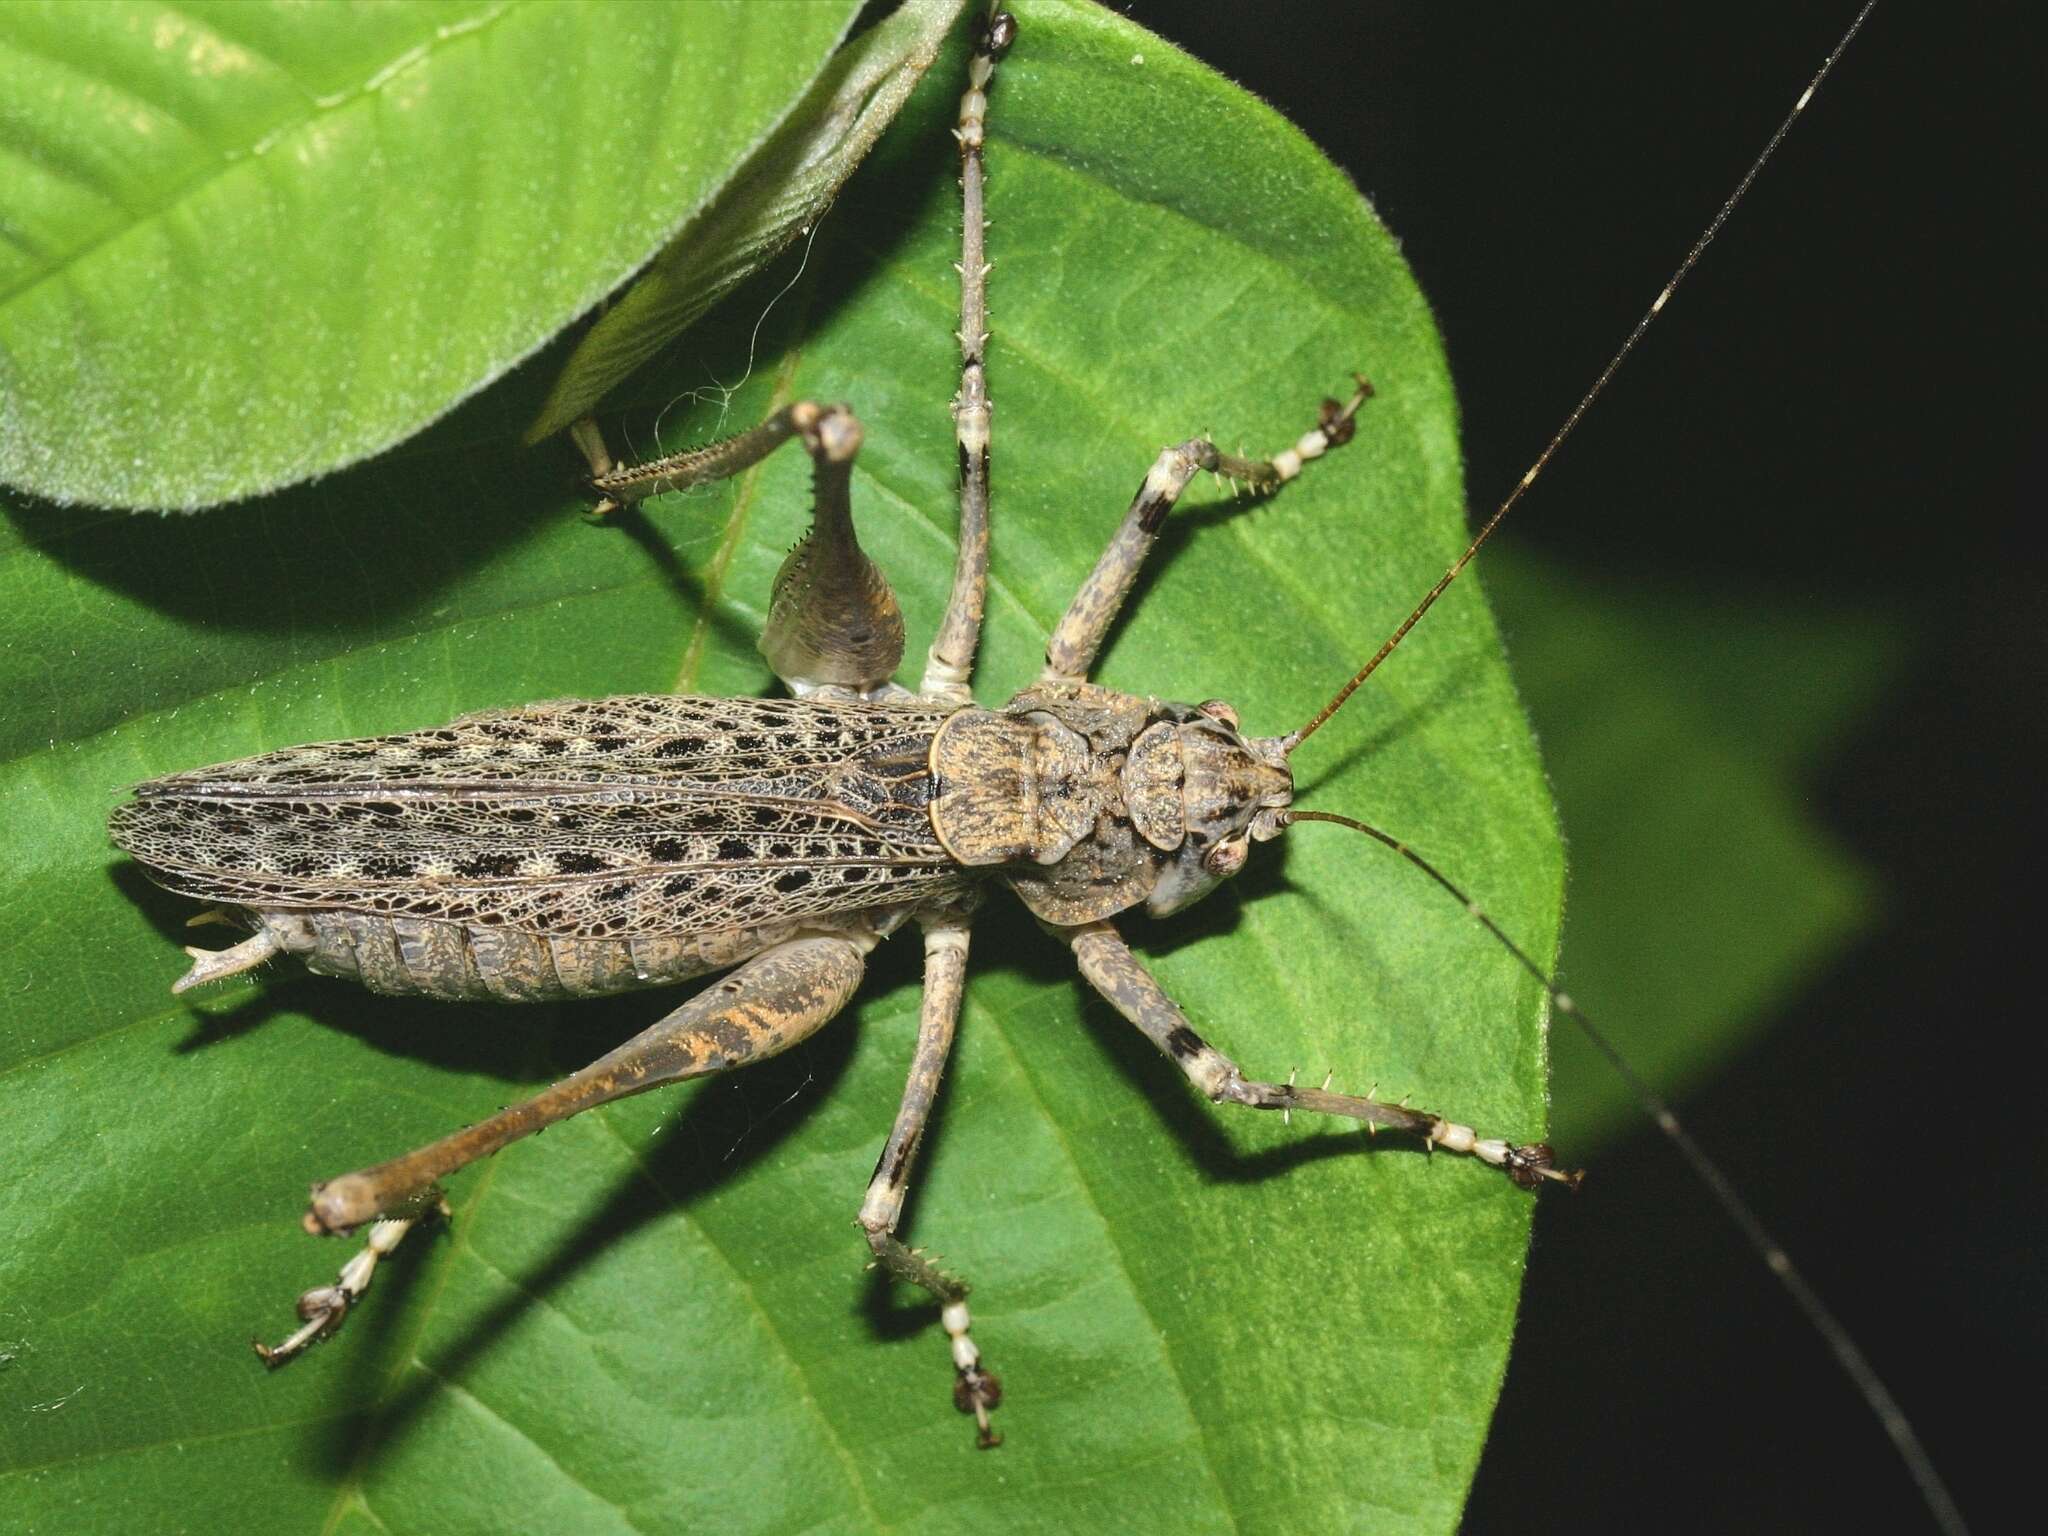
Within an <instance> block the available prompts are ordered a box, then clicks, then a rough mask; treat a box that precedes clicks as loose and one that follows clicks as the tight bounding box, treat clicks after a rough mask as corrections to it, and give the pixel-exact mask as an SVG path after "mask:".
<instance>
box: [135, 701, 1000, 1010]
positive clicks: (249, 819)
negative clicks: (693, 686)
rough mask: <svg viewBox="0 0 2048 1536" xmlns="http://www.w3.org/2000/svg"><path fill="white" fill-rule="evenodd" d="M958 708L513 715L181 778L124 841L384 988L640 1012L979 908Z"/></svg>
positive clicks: (159, 787) (586, 704)
mask: <svg viewBox="0 0 2048 1536" xmlns="http://www.w3.org/2000/svg"><path fill="white" fill-rule="evenodd" d="M947 713H948V711H947V710H945V709H944V708H933V707H930V706H918V705H914V704H913V705H909V706H886V707H885V706H875V705H859V704H831V703H823V702H817V701H802V700H794V699H707V698H691V697H676V696H658V695H648V696H631V697H624V698H613V699H601V700H589V701H569V702H561V703H552V704H536V705H530V706H527V707H525V708H522V709H509V710H491V711H485V712H482V713H478V714H473V715H465V716H463V717H462V718H461V719H459V720H456V721H454V722H452V723H451V724H449V725H446V726H443V727H441V728H439V729H437V730H427V731H415V732H411V733H408V734H405V735H400V736H384V737H374V738H370V739H366V740H360V741H341V742H330V743H324V744H318V745H313V746H304V747H291V748H287V749H285V750H283V751H280V752H271V753H266V754H264V755H262V756H259V757H252V758H247V759H244V760H242V761H240V762H235V763H226V764H222V765H220V766H217V767H212V768H201V769H197V770H194V771H192V772H188V773H180V774H174V775H171V776H170V777H167V778H161V779H155V780H152V781H150V782H149V783H146V784H143V785H139V786H138V787H137V788H136V790H135V799H134V800H133V801H132V802H131V803H130V804H128V805H126V806H123V807H122V808H121V810H120V811H119V812H118V813H117V814H116V816H115V818H114V822H113V835H114V839H115V841H116V842H117V843H118V844H119V845H120V846H121V847H122V848H123V849H125V850H126V851H127V852H129V853H130V854H132V855H134V857H135V858H136V859H137V860H139V861H140V862H141V863H142V864H143V865H144V866H145V867H146V868H147V869H148V870H149V873H150V875H151V877H152V878H153V879H154V880H156V881H157V883H158V884H160V885H163V886H165V887H166V888H168V889H170V890H173V891H176V892H178V893H180V894H181V895H187V896H193V897H197V898H199V899H200V900H203V901H211V902H216V903H220V904H222V905H224V906H227V907H229V908H230V909H231V910H235V911H236V912H237V914H238V915H239V916H241V917H242V919H243V920H244V921H245V922H246V923H248V924H249V925H250V926H252V927H254V926H259V925H261V926H267V927H268V928H269V929H270V930H271V932H272V933H273V934H274V936H275V937H276V938H277V939H278V940H279V941H280V943H281V945H282V947H283V948H284V949H285V951H286V952H287V953H291V954H296V955H298V956H300V957H301V958H302V959H304V960H305V961H306V962H307V964H308V965H309V966H310V967H311V968H312V969H314V970H316V971H320V972H322V973H325V974H330V975H342V976H350V977H355V978H358V979H360V980H361V981H363V982H364V983H365V984H366V985H368V986H370V987H372V988H373V989H375V990H377V991H381V992H394V993H424V994H427V995H431V996H436V997H446V998H483V997H496V998H500V999H503V1000H507V1001H528V1000H541V999H549V998H561V997H572V996H591V995H596V994H600V993H606V992H617V991H626V990H630V989H632V988H635V987H640V986H652V985H658V984H661V983H664V982H671V981H676V980H681V979H684V978H687V977H690V976H696V975H701V974H703V973H704V972H706V971H710V970H716V969H720V968H722V967H725V966H730V965H733V964H736V963H738V962H739V961H741V960H743V959H745V958H747V957H748V956H749V955H752V954H755V953H758V952H759V951H760V950H762V949H764V948H766V947H768V946H769V945H770V944H772V943H775V942H778V941H780V940H781V939H783V938H786V937H788V936H789V935H791V934H793V933H795V932H797V931H799V930H801V929H803V928H805V927H827V926H833V925H835V924H836V923H837V922H839V921H840V920H842V919H844V918H845V917H846V916H847V915H848V914H855V913H864V912H872V913H876V914H878V915H881V916H886V915H888V914H891V913H894V912H896V911H902V912H906V913H907V912H908V911H909V910H910V909H911V908H913V907H915V906H916V905H918V904H920V903H923V902H932V901H947V900H957V899H958V898H959V896H960V895H961V894H962V892H963V889H964V885H965V881H964V880H963V875H962V871H961V870H960V868H959V866H958V865H957V864H956V863H955V862H954V860H953V859H952V858H951V857H950V856H949V855H948V854H947V853H946V851H945V850H944V848H942V847H941V846H940V844H939V841H938V839H937V838H936V836H934V834H933V831H932V826H931V819H930V816H929V815H928V814H927V812H926V805H927V802H928V801H929V800H930V798H931V777H930V767H929V755H930V745H931V741H932V739H933V736H934V733H935V732H936V731H937V729H938V727H939V725H940V724H941V722H942V721H943V720H944V719H945V717H946V714H947ZM884 931H886V930H884Z"/></svg>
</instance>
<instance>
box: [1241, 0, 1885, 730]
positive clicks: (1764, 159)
mask: <svg viewBox="0 0 2048 1536" xmlns="http://www.w3.org/2000/svg"><path fill="white" fill-rule="evenodd" d="M1876 8H1877V0H1864V5H1863V9H1861V10H1860V11H1858V12H1857V13H1856V19H1855V20H1854V21H1852V22H1850V23H1849V30H1848V31H1846V32H1844V33H1843V34H1842V40H1841V41H1840V42H1838V43H1836V44H1835V46H1834V49H1833V51H1832V52H1830V53H1829V54H1828V56H1827V57H1826V58H1825V59H1823V60H1822V61H1821V66H1820V68H1819V69H1817V70H1815V71H1814V75H1813V78H1812V79H1811V80H1809V81H1808V82H1807V85H1806V89H1805V90H1803V91H1801V92H1800V93H1799V99H1798V100H1797V101H1795V102H1793V103H1792V110H1791V111H1790V112H1787V113H1786V114H1785V118H1784V121H1782V122H1780V123H1779V124H1778V129H1777V132H1775V133H1773V134H1772V135H1771V137H1770V141H1769V142H1768V143H1767V144H1765V145H1764V147H1763V150H1762V151H1761V152H1760V153H1759V154H1758V155H1757V157H1756V158H1755V159H1754V160H1752V161H1751V162H1750V164H1749V169H1748V170H1746V171H1744V172H1743V173H1742V180H1741V181H1739V182H1737V183H1736V184H1735V190H1734V191H1733V192H1731V193H1729V194H1728V199H1727V201H1726V202H1724V203H1722V204H1721V210H1720V212H1718V213H1716V214H1715V215H1714V217H1713V219H1712V221H1711V222H1710V223H1709V224H1708V225H1707V227H1706V229H1705V230H1704V231H1703V232H1702V233H1701V235H1700V237H1699V239H1697V240H1695V241H1694V242H1693V243H1692V249H1691V250H1689V251H1687V252H1686V253H1685V260H1683V261H1681V262H1680V263H1679V264H1678V270H1677V271H1676V272H1673V273H1672V274H1671V280H1670V281H1669V282H1667V283H1666V284H1665V285H1664V287H1663V288H1662V290H1660V291H1659V292H1658V294H1657V297H1656V298H1654V299H1652V300H1651V301H1650V307H1649V308H1648V309H1646V310H1644V311H1643V317H1642V318H1641V319H1640V320H1638V321H1636V323H1635V329H1633V330H1632V331H1630V332H1629V333H1628V339H1627V340H1625V341H1624V342H1622V344H1621V347H1620V349H1619V350H1618V351H1616V352H1615V354H1614V356H1613V357H1612V358H1610V359H1608V363H1607V366H1606V367H1605V368H1602V369H1601V370H1600V376H1599V377H1598V378H1597V379H1595V380H1594V381H1593V387H1592V388H1591V389H1588V390H1587V391H1586V392H1585V394H1584V395H1582V396H1580V397H1579V403H1578V404H1577V405H1575V406H1573V407H1572V412H1571V414H1570V415H1569V416H1567V417H1565V419H1564V425H1563V426H1561V427H1559V428H1558V429H1557V432H1556V433H1555V434H1554V435H1553V436H1552V437H1551V439H1550V441H1549V443H1548V444H1546V445H1545V447H1544V449H1543V451H1542V452H1541V453H1539V454H1538V455H1536V462H1535V463H1533V464H1531V465H1530V466H1529V469H1528V472H1527V473H1526V474H1524V475H1523V476H1522V478H1521V479H1520V480H1518V481H1516V482H1515V488H1514V489H1513V490H1511V491H1509V492H1508V494H1507V498H1506V500H1504V501H1502V502H1501V504H1500V505H1499V506H1498V507H1496V508H1495V509H1494V513H1493V516H1491V517H1489V518H1488V519H1487V520H1486V522H1485V525H1484V526H1482V527H1481V528H1480V530H1479V533H1478V536H1477V537H1476V538H1474V539H1473V540H1472V542H1471V543H1470V544H1468V545H1467V546H1466V547H1465V553H1463V554H1462V555H1460V556H1458V558H1457V559H1456V560H1453V561H1452V562H1451V566H1450V569H1449V570H1447V571H1445V572H1444V573H1443V575H1442V576H1441V577H1439V578H1438V579H1437V583H1436V585H1435V586H1433V587H1431V588H1430V589H1429V590H1428V591H1427V592H1425V593H1424V594H1423V597H1422V601H1421V602H1419V603H1417V604H1416V605H1415V610H1414V612H1412V613H1410V614H1409V615H1408V617H1407V618H1405V619H1403V620H1402V621H1401V625H1400V628H1398V629H1396V630H1395V631H1394V632H1393V633H1392V634H1391V635H1389V636H1388V637H1387V639H1386V643H1385V644H1383V645H1382V646H1381V647H1380V648H1379V649H1378V650H1377V651H1374V652H1373V654H1372V659H1371V660H1370V661H1368V662H1366V664H1365V665H1364V666H1362V667H1360V668H1359V669H1358V671H1357V672H1356V673H1354V674H1353V675H1352V678H1351V681H1350V682H1348V683H1346V684H1345V685H1344V686H1343V687H1342V688H1339V689H1338V690H1337V696H1336V697H1335V698H1334V699H1332V700H1330V702H1329V703H1327V704H1325V705H1324V706H1323V708H1322V711H1321V712H1320V713H1319V714H1318V715H1317V716H1316V717H1315V718H1314V719H1313V720H1311V721H1309V723H1308V724H1307V725H1304V726H1303V727H1302V728H1301V729H1300V730H1298V731H1293V732H1291V733H1289V734H1288V735H1286V736H1283V737H1281V738H1280V750H1281V751H1282V752H1292V751H1293V750H1294V749H1295V748H1296V747H1298V746H1300V745H1301V744H1302V743H1303V742H1304V741H1306V740H1308V738H1309V737H1311V736H1313V735H1314V734H1315V733H1316V728H1317V727H1318V726H1320V725H1321V724H1322V723H1323V722H1324V721H1325V720H1328V719H1329V718H1330V716H1332V715H1334V714H1336V713H1337V711H1338V710H1340V709H1342V708H1343V707H1344V701H1345V700H1346V699H1348V698H1350V697H1351V695H1352V694H1354V693H1356V692H1357V691H1358V686H1359V684H1361V683H1363V682H1364V681H1365V680H1366V679H1367V678H1368V677H1371V676H1372V675H1373V673H1374V672H1375V671H1376V670H1378V668H1379V664H1380V663H1381V662H1383V661H1385V660H1386V659H1387V658H1388V657H1389V656H1391V655H1392V654H1393V653H1394V647H1395V646H1397V645H1399V644H1400V643H1401V642H1402V641H1403V640H1404V639H1406V638H1407V636H1408V631H1409V630H1411V629H1413V628H1414V627H1415V626H1416V625H1417V624H1418V623H1419V622H1421V619H1422V616H1423V615H1424V614H1425V613H1427V612H1429V610H1430V609H1431V608H1433V607H1435V606H1436V600H1437V599H1438V598H1440V597H1442V596H1443V595H1444V589H1445V588H1446V587H1448V586H1450V584H1451V583H1452V582H1454V581H1456V580H1457V579H1458V576H1459V574H1460V573H1461V572H1462V571H1463V570H1464V569H1465V567H1466V566H1468V565H1470V564H1471V563H1472V557H1473V556H1474V555H1476V554H1478V553H1479V548H1480V546H1481V545H1482V544H1484V543H1485V542H1486V541H1487V540H1488V539H1490V538H1492V537H1493V530H1494V529H1496V528H1498V527H1499V526H1500V523H1501V519H1502V518H1504V517H1506V516H1507V515H1508V513H1509V512H1510V511H1511V510H1512V509H1513V507H1514V505H1515V503H1516V502H1518V501H1520V500H1521V499H1522V493H1523V492H1525V491H1527V490H1528V489H1529V487H1530V486H1532V485H1534V484H1535V483H1536V477H1537V476H1539V475H1541V474H1542V473H1543V471H1544V470H1545V469H1546V468H1548V467H1549V464H1550V461H1551V460H1552V459H1553V458H1555V457H1556V456H1557V451H1558V449H1560V448H1562V447H1563V446H1564V443H1565V439H1566V438H1568V437H1570V436H1571V435H1572V433H1573V432H1574V431H1575V430H1577V428H1578V425H1579V422H1580V421H1581V420H1582V419H1583V418H1584V417H1585V414H1586V412H1587V411H1589V410H1590V409H1592V406H1593V402H1594V401H1595V400H1597V399H1599V398H1600V395H1601V392H1602V391H1603V390H1605V389H1606V388H1607V383H1608V381H1609V380H1610V379H1612V378H1613V377H1614V375H1615V374H1616V373H1617V372H1619V371H1620V368H1621V365H1622V364H1623V363H1624V362H1626V361H1627V360H1628V355H1629V354H1630V353H1631V352H1633V351H1635V349H1636V343H1637V342H1639V341H1641V340H1642V339H1643V333H1644V332H1645V331H1647V330H1649V328H1650V326H1651V325H1652V324H1653V323H1654V322H1655V321H1656V319H1657V316H1658V315H1660V314H1662V313H1663V312H1664V306H1665V305H1666V304H1668V303H1670V302H1671V295H1672V294H1674V293H1676V292H1677V291H1678V285H1679V284H1680V283H1682V282H1684V281H1685V279H1686V277H1687V275H1688V274H1690V273H1691V271H1692V269H1693V268H1694V267H1696V266H1697V265H1699V259H1700V257H1701V256H1703V255H1705V254H1706V250H1707V247H1708V246H1710V245H1712V244H1713V243H1714V237H1715V236H1716V235H1718V234H1720V233H1721V226H1722V225H1723V224H1726V223H1727V222H1728V216H1729V215H1730V214H1732V213H1733V212H1734V211H1735V208H1736V205H1737V204H1738V203H1740V202H1741V201H1742V199H1743V198H1744V196H1746V195H1747V194H1748V192H1749V188H1750V184H1751V183H1752V182H1754V181H1755V180H1756V179H1757V177H1758V176H1759V175H1760V174H1761V173H1762V171H1763V168H1764V167H1765V166H1766V165H1768V164H1770V162H1771V157H1772V156H1773V155H1775V154H1776V153H1777V152H1778V146H1779V145H1780V144H1782V143H1783V142H1784V141H1785V135H1786V134H1788V133H1790V132H1791V131H1792V125H1793V123H1795V122H1797V121H1798V119H1799V114H1800V113H1802V112H1804V111H1805V110H1806V105H1807V103H1808V102H1810V101H1812V100H1813V98H1814V94H1815V93H1816V92H1817V91H1819V90H1820V87H1821V82H1822V81H1824V80H1826V79H1827V77H1828V71H1829V70H1831V69H1833V68H1834V67H1835V61H1836V60H1838V59H1839V58H1841V56H1842V55H1843V54H1844V53H1845V52H1846V51H1847V50H1848V47H1849V44H1850V43H1852V42H1854V41H1855V40H1856V34H1857V33H1858V32H1860V31H1862V30H1863V23H1864V22H1865V21H1866V20H1868V19H1869V16H1870V13H1871V12H1872V11H1873V10H1875V9H1876Z"/></svg>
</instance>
